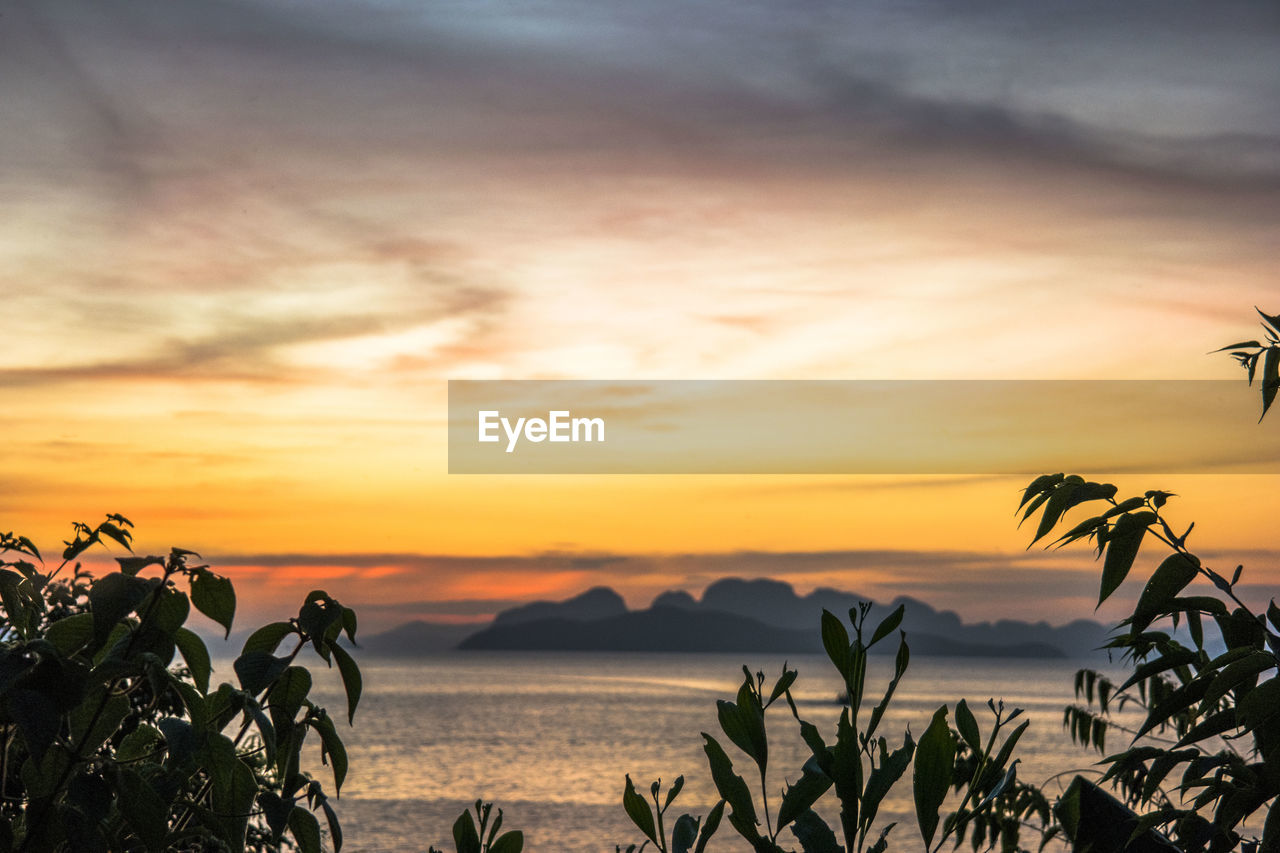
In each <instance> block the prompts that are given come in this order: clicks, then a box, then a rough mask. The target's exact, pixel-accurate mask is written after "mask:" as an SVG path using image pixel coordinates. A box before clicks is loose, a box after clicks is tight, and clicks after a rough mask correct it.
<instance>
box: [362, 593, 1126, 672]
mask: <svg viewBox="0 0 1280 853" xmlns="http://www.w3.org/2000/svg"><path fill="white" fill-rule="evenodd" d="M863 600H865V599H864V598H862V597H860V596H857V595H855V594H853V593H850V592H843V591H841V590H835V589H829V588H822V589H816V590H814V591H813V592H811V593H809V594H808V595H803V596H801V595H797V594H796V592H795V590H794V589H793V588H792V587H791V585H790V584H788V583H785V582H783V581H777V580H769V579H755V580H745V579H742V578H724V579H722V580H718V581H716V582H714V583H712V584H711V585H710V586H708V587H707V588H706V590H705V591H704V592H703V594H702V597H701V598H700V599H698V598H694V597H693V596H692V595H690V594H689V593H687V592H684V591H680V590H671V591H667V592H664V593H662V594H661V595H659V596H658V597H657V598H655V599H654V602H653V605H652V606H651V607H650V608H648V609H645V610H628V609H627V606H626V603H625V602H624V601H623V599H622V597H621V596H620V595H618V593H617V592H615V591H614V590H612V589H609V588H608V587H595V588H593V589H590V590H587V591H586V592H584V593H582V594H581V595H577V596H574V597H573V598H570V599H566V600H565V601H536V602H533V603H530V604H525V605H521V606H520V607H514V608H511V609H509V610H505V611H503V612H502V613H499V614H498V615H497V617H496V618H495V619H494V621H493V622H492V623H491V624H489V625H488V626H484V627H479V628H478V627H477V626H475V625H469V626H459V625H443V624H438V623H430V622H410V623H408V624H406V625H401V626H400V627H398V628H394V629H392V630H390V631H387V632H385V633H382V634H375V635H372V636H368V637H364V638H362V639H361V643H360V645H361V646H362V647H363V649H364V650H365V652H366V653H367V654H374V655H389V656H412V655H415V654H422V653H427V652H434V651H441V650H444V649H448V648H460V649H503V650H521V649H528V650H598V651H688V652H718V651H725V652H779V653H784V654H786V653H797V654H798V653H802V652H821V651H822V648H821V641H820V639H819V634H818V624H819V620H820V619H821V615H822V611H823V609H827V610H830V611H832V612H833V613H836V614H838V615H840V616H841V617H842V618H843V617H844V616H845V614H847V613H848V611H849V609H850V608H852V607H856V606H857V604H858V602H859V601H863ZM899 604H904V605H905V606H906V615H905V617H904V619H903V624H902V627H903V629H904V630H905V631H906V632H907V642H908V643H909V644H910V646H911V650H912V652H913V653H914V654H925V655H949V656H989V657H1020V658H1026V657H1044V658H1053V657H1064V656H1082V655H1088V654H1089V653H1091V652H1092V651H1093V650H1095V649H1097V648H1099V647H1100V646H1101V645H1102V644H1103V643H1104V642H1105V641H1106V635H1107V628H1106V627H1105V626H1103V625H1101V624H1099V623H1097V622H1091V621H1088V620H1077V621H1075V622H1071V623H1069V624H1067V625H1062V626H1057V627H1055V626H1052V625H1049V624H1048V623H1047V622H1043V621H1041V622H1023V621H1019V620H1011V619H1005V620H1000V621H998V622H980V623H976V624H969V625H966V624H964V623H963V622H962V621H961V619H960V617H959V616H957V615H956V614H955V613H953V612H952V611H949V610H937V609H935V608H933V607H932V606H930V605H929V604H926V603H925V602H923V601H918V600H916V599H913V598H906V597H900V598H897V599H895V600H894V601H892V602H890V603H888V604H875V605H874V606H873V609H872V612H871V616H870V618H869V621H870V624H872V625H875V624H877V623H878V622H879V620H880V619H882V618H883V617H884V616H886V615H888V614H889V613H890V612H891V610H892V609H893V608H895V607H897V606H898V605H899ZM882 645H883V646H884V651H886V652H892V651H893V650H894V648H896V644H893V643H885V644H882Z"/></svg>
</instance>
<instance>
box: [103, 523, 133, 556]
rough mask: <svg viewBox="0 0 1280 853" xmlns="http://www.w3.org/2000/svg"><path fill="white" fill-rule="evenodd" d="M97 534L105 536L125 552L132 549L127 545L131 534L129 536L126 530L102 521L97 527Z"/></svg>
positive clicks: (131, 536)
mask: <svg viewBox="0 0 1280 853" xmlns="http://www.w3.org/2000/svg"><path fill="white" fill-rule="evenodd" d="M98 533H99V534H101V535H103V536H107V537H109V538H110V539H113V540H114V541H115V542H117V543H118V544H119V545H120V547H122V548H124V549H125V550H126V551H132V550H133V548H132V547H130V544H129V543H130V540H131V539H132V538H133V534H131V533H130V532H129V531H127V530H124V529H122V528H120V527H117V526H116V525H114V524H112V523H111V522H109V521H104V522H102V523H101V524H99V525H98Z"/></svg>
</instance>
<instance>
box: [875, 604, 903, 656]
mask: <svg viewBox="0 0 1280 853" xmlns="http://www.w3.org/2000/svg"><path fill="white" fill-rule="evenodd" d="M906 609H907V606H906V605H905V604H899V605H898V608H897V609H896V610H894V611H893V612H892V613H890V614H889V615H888V616H886V617H885V618H884V621H882V622H881V623H880V624H879V625H878V626H877V627H876V631H875V633H874V634H872V635H871V642H869V643H867V647H868V648H870V647H871V646H874V645H875V644H876V643H878V642H880V640H882V639H884V638H885V637H887V636H889V635H890V634H892V633H893V632H894V631H895V630H897V627H898V626H899V625H901V624H902V616H903V614H904V613H905V612H906Z"/></svg>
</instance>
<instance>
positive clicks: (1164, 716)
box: [1019, 311, 1280, 853]
mask: <svg viewBox="0 0 1280 853" xmlns="http://www.w3.org/2000/svg"><path fill="white" fill-rule="evenodd" d="M1258 313H1259V314H1261V315H1262V318H1263V320H1265V325H1264V330H1265V332H1266V343H1265V344H1263V343H1260V342H1258V341H1243V342H1240V343H1237V344H1232V345H1230V346H1227V347H1223V348H1222V350H1230V351H1231V354H1232V355H1233V357H1235V358H1236V360H1237V361H1238V362H1239V363H1240V364H1241V365H1242V366H1243V367H1244V368H1245V370H1246V371H1247V372H1248V379H1249V382H1250V384H1252V382H1253V379H1254V376H1255V372H1256V369H1257V366H1258V364H1259V361H1260V360H1261V364H1262V417H1264V418H1265V417H1266V413H1267V410H1268V409H1269V408H1270V407H1271V404H1272V403H1273V402H1274V400H1275V396H1276V391H1277V388H1280V376H1278V375H1277V374H1278V369H1280V317H1275V316H1272V315H1269V314H1263V313H1262V312H1261V311H1259V312H1258ZM1222 350H1219V351H1222ZM1117 492H1118V490H1117V488H1116V487H1115V486H1113V485H1108V484H1102V483H1095V482H1090V481H1087V480H1085V479H1084V478H1083V477H1080V476H1076V475H1064V474H1052V475H1045V476H1042V477H1038V478H1036V479H1035V480H1034V481H1033V482H1032V483H1031V484H1030V485H1029V486H1028V487H1027V489H1026V491H1025V492H1024V493H1023V496H1022V501H1021V504H1020V507H1019V508H1020V510H1021V511H1022V519H1023V521H1026V520H1027V519H1030V518H1031V517H1032V516H1033V515H1035V514H1036V513H1037V512H1039V513H1040V520H1039V525H1038V527H1037V529H1036V533H1035V538H1034V539H1033V543H1034V542H1036V541H1039V540H1041V539H1043V538H1045V537H1046V536H1048V535H1049V534H1050V533H1051V532H1053V531H1054V530H1055V529H1056V528H1058V527H1059V525H1061V524H1062V522H1063V519H1064V518H1065V516H1066V514H1067V513H1068V512H1069V511H1071V510H1073V509H1075V508H1077V507H1085V506H1091V507H1096V508H1097V510H1095V511H1097V514H1096V515H1092V516H1090V517H1088V518H1086V519H1084V520H1082V521H1079V522H1078V523H1077V524H1075V525H1074V526H1072V527H1071V528H1070V529H1068V530H1067V531H1066V532H1065V533H1063V534H1062V535H1061V536H1060V537H1059V538H1058V539H1057V540H1056V541H1055V542H1054V543H1053V544H1055V545H1057V546H1059V547H1061V546H1063V545H1068V544H1071V543H1074V542H1079V541H1089V542H1092V543H1093V544H1094V546H1095V549H1096V556H1097V558H1098V559H1100V560H1102V583H1101V587H1100V589H1099V593H1098V603H1099V604H1101V603H1102V602H1103V601H1106V600H1107V599H1108V598H1109V597H1110V596H1111V595H1112V594H1114V593H1115V591H1116V590H1117V589H1118V588H1119V587H1120V585H1121V584H1122V583H1124V581H1125V579H1126V578H1127V576H1128V575H1129V573H1130V571H1131V570H1132V568H1133V566H1134V565H1135V563H1136V561H1137V559H1138V557H1139V555H1140V553H1141V549H1142V546H1143V545H1144V544H1145V543H1149V542H1151V541H1153V540H1154V541H1156V542H1159V543H1161V544H1163V545H1164V546H1165V548H1166V549H1167V551H1168V554H1167V556H1165V558H1164V559H1163V560H1162V561H1161V562H1160V564H1159V565H1158V566H1157V567H1156V568H1155V570H1154V571H1153V572H1152V573H1151V574H1150V576H1149V577H1148V579H1147V581H1146V584H1145V586H1144V587H1143V589H1142V592H1141V594H1140V595H1139V597H1138V600H1137V603H1136V605H1135V606H1134V608H1133V612H1132V614H1131V615H1130V616H1129V617H1128V618H1126V619H1125V620H1124V621H1123V622H1121V623H1120V626H1119V628H1118V629H1117V632H1118V633H1117V634H1116V636H1115V637H1114V639H1112V640H1111V642H1110V643H1108V647H1109V648H1112V649H1115V650H1118V651H1119V652H1120V653H1121V654H1122V656H1123V659H1124V660H1126V661H1127V662H1129V663H1130V664H1131V665H1132V672H1131V673H1130V675H1129V676H1128V678H1126V679H1125V680H1124V681H1123V682H1122V683H1121V684H1119V685H1116V684H1113V683H1112V682H1111V681H1110V680H1109V679H1107V678H1106V677H1105V676H1104V675H1102V674H1100V673H1098V672H1095V671H1092V670H1083V671H1081V672H1080V673H1078V674H1077V676H1076V685H1075V692H1076V698H1077V699H1081V698H1083V699H1084V700H1085V704H1084V705H1083V706H1072V707H1069V708H1067V709H1066V711H1065V714H1064V718H1063V721H1064V724H1065V726H1066V728H1067V729H1068V731H1069V732H1070V735H1071V737H1072V739H1073V740H1075V741H1076V742H1078V743H1081V744H1085V745H1088V746H1091V747H1093V748H1094V749H1096V750H1097V751H1098V752H1100V753H1102V754H1103V755H1104V756H1105V757H1104V758H1103V763H1104V764H1106V765H1107V770H1106V773H1105V774H1104V775H1103V777H1102V781H1103V782H1109V783H1111V784H1112V785H1113V786H1114V788H1115V789H1116V790H1117V791H1118V792H1119V793H1120V795H1121V796H1122V798H1123V799H1124V801H1125V803H1127V804H1128V805H1129V806H1132V807H1133V808H1136V809H1141V810H1143V813H1142V814H1141V815H1140V816H1137V817H1136V818H1135V819H1134V820H1133V821H1132V823H1131V825H1130V824H1127V823H1124V822H1123V821H1122V820H1121V819H1120V818H1116V817H1114V816H1116V815H1121V816H1123V815H1124V814H1125V812H1124V811H1123V810H1121V811H1117V810H1116V809H1115V808H1113V807H1111V806H1108V805H1107V804H1106V802H1105V800H1104V799H1101V798H1102V797H1103V796H1105V792H1103V793H1099V792H1097V791H1095V790H1093V789H1092V788H1091V787H1090V783H1087V782H1085V781H1084V780H1083V779H1079V780H1077V782H1076V783H1074V784H1073V785H1072V786H1071V788H1070V789H1068V792H1067V794H1066V795H1065V796H1064V798H1063V800H1062V802H1061V803H1060V804H1059V814H1060V816H1062V817H1063V824H1064V828H1065V829H1066V830H1067V832H1068V834H1069V835H1071V837H1072V838H1073V839H1074V840H1075V841H1076V843H1077V846H1078V848H1083V847H1084V846H1087V843H1092V842H1091V837H1092V835H1090V837H1085V835H1086V834H1096V832H1097V824H1098V821H1106V820H1116V821H1120V822H1118V823H1114V824H1113V825H1111V826H1110V829H1111V831H1112V832H1113V833H1121V834H1123V835H1124V836H1125V837H1128V838H1137V837H1139V836H1142V835H1144V834H1145V833H1147V831H1148V830H1150V829H1152V828H1161V829H1163V830H1165V831H1166V832H1168V833H1169V834H1170V835H1171V836H1172V837H1173V839H1174V840H1175V841H1176V842H1177V844H1178V846H1179V847H1181V848H1182V849H1183V850H1184V851H1188V853H1190V851H1200V850H1208V851H1212V853H1216V852H1217V851H1227V850H1232V849H1235V848H1236V847H1237V846H1240V845H1241V844H1242V843H1244V842H1245V841H1246V839H1245V837H1244V836H1245V833H1244V832H1243V831H1242V830H1241V825H1242V824H1243V823H1244V822H1245V821H1246V820H1249V819H1250V818H1255V819H1258V820H1260V822H1261V832H1262V834H1261V837H1260V838H1254V839H1252V841H1250V842H1249V843H1254V842H1256V843H1258V844H1259V845H1260V849H1261V850H1262V851H1276V850H1280V812H1278V811H1276V810H1275V809H1274V808H1273V807H1274V805H1275V802H1276V797H1277V796H1278V795H1280V677H1278V676H1277V673H1278V671H1280V669H1278V668H1280V608H1278V607H1277V606H1276V603H1275V600H1274V599H1273V600H1272V601H1271V602H1270V603H1269V605H1268V606H1267V608H1266V612H1265V613H1259V612H1255V610H1253V609H1251V608H1250V606H1249V605H1248V604H1247V603H1246V602H1245V601H1244V600H1243V599H1242V598H1241V597H1240V595H1239V594H1238V592H1237V588H1238V585H1239V582H1240V578H1241V574H1242V572H1243V569H1244V567H1243V566H1236V568H1235V569H1234V570H1232V571H1229V572H1226V571H1223V572H1220V571H1217V570H1215V569H1213V568H1211V567H1210V566H1208V565H1205V564H1204V562H1203V561H1202V560H1201V559H1200V558H1199V557H1197V556H1196V555H1195V554H1193V553H1192V552H1191V551H1190V550H1189V549H1188V548H1187V539H1188V537H1189V536H1190V534H1191V531H1192V529H1193V528H1194V527H1195V525H1194V524H1191V525H1188V527H1187V529H1186V530H1185V531H1183V532H1182V533H1178V532H1177V530H1176V529H1175V528H1174V526H1173V525H1172V524H1171V522H1170V520H1169V518H1168V516H1167V515H1166V510H1165V507H1166V504H1167V503H1168V501H1169V500H1170V499H1171V498H1173V497H1175V496H1174V495H1173V494H1171V493H1169V492H1165V491H1159V490H1152V491H1147V492H1145V493H1144V494H1142V495H1139V496H1134V497H1131V498H1127V499H1124V500H1117V498H1116V495H1117ZM1196 582H1200V583H1201V584H1203V583H1206V582H1207V584H1209V585H1210V586H1211V587H1212V589H1210V590H1207V592H1208V594H1199V593H1197V592H1196V591H1195V590H1189V587H1191V585H1192V584H1193V583H1196ZM1179 626H1185V635H1184V636H1185V637H1186V638H1187V640H1188V641H1189V644H1188V642H1183V641H1182V640H1181V639H1179V638H1178V635H1176V634H1175V633H1174V632H1173V631H1172V630H1157V628H1168V629H1177V628H1178V627H1179ZM1126 707H1129V708H1134V709H1138V710H1140V711H1141V712H1142V713H1143V715H1144V719H1143V720H1142V721H1141V722H1140V723H1137V724H1136V728H1134V727H1131V726H1126V725H1124V724H1123V723H1122V722H1121V721H1120V720H1119V719H1118V715H1119V713H1120V711H1122V710H1124V709H1125V708H1126ZM1111 733H1119V734H1122V735H1125V736H1127V738H1128V740H1129V743H1128V745H1127V747H1126V748H1124V749H1122V750H1120V751H1118V752H1114V753H1111V754H1107V748H1106V744H1107V738H1108V735H1109V734H1111ZM1082 798H1083V799H1082ZM1085 800H1088V803H1086V802H1085ZM1086 806H1087V807H1088V809H1092V812H1091V813H1092V817H1091V818H1089V819H1087V820H1082V819H1081V815H1082V814H1083V812H1084V810H1086ZM1107 815H1112V817H1111V818H1108V817H1107ZM1206 815H1208V817H1206ZM1125 820H1127V818H1125ZM1122 829H1123V832H1121V830H1122ZM1077 830H1079V832H1077ZM1255 831H1256V827H1255Z"/></svg>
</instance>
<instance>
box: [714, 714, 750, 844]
mask: <svg viewBox="0 0 1280 853" xmlns="http://www.w3.org/2000/svg"><path fill="white" fill-rule="evenodd" d="M702 738H703V740H704V741H705V743H703V746H702V749H703V751H704V752H705V753H706V754H707V762H708V763H709V764H710V765H711V779H712V781H713V782H715V785H716V790H717V791H719V792H720V796H721V797H722V798H723V799H724V800H725V801H727V802H728V803H729V807H730V808H732V809H733V813H734V815H735V816H736V817H737V818H738V819H739V821H740V822H745V823H748V824H750V825H755V824H757V823H759V821H758V820H757V819H756V809H755V805H754V804H753V803H752V802H751V790H750V789H749V788H748V787H747V783H746V782H744V781H743V779H742V777H741V776H739V775H738V774H737V773H734V772H733V762H732V761H730V760H729V756H728V755H726V754H725V751H724V748H723V747H722V746H720V744H719V742H717V741H716V739H715V738H713V737H712V736H711V735H709V734H707V733H706V732H703V733H702ZM740 825H741V824H735V826H740Z"/></svg>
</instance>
